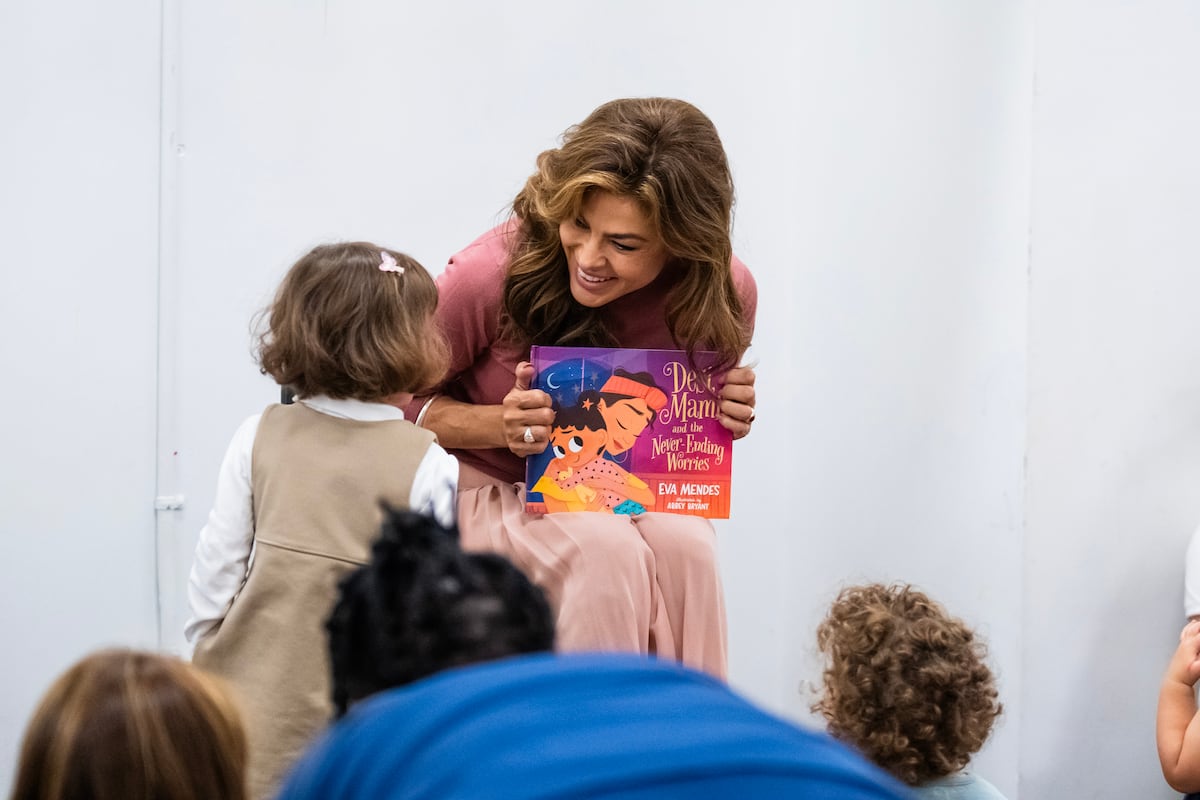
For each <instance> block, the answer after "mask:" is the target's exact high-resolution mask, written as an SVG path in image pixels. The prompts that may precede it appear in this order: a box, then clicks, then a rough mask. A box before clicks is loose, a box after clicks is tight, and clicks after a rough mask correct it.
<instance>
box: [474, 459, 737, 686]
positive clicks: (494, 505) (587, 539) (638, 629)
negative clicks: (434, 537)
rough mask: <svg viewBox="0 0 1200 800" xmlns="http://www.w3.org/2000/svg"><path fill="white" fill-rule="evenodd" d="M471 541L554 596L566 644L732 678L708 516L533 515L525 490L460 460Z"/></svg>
mask: <svg viewBox="0 0 1200 800" xmlns="http://www.w3.org/2000/svg"><path fill="white" fill-rule="evenodd" d="M458 525H459V530H460V531H461V535H462V543H463V547H464V548H465V549H467V550H474V551H492V552H497V553H500V554H502V555H504V556H506V557H508V558H509V559H510V560H511V561H512V562H513V563H514V564H516V565H517V566H518V567H520V568H521V570H522V571H524V572H525V574H526V575H528V576H529V578H530V579H531V580H532V581H533V582H534V583H536V584H538V585H539V586H541V587H542V589H543V591H545V592H546V596H547V599H548V600H549V601H550V604H551V606H552V607H553V608H554V609H555V612H556V614H557V639H558V649H559V650H562V651H584V650H602V651H621V652H633V653H648V654H655V655H657V656H659V657H661V658H672V659H676V660H678V661H681V662H683V663H684V664H686V665H687V666H689V667H692V668H694V669H699V670H703V671H704V672H707V673H709V674H710V675H714V676H716V677H719V678H722V679H724V678H725V676H726V672H727V668H728V667H727V654H726V646H727V641H726V630H725V598H724V593H723V591H722V589H721V581H720V576H719V572H718V568H717V553H716V533H715V531H714V530H713V527H712V523H710V522H709V521H708V520H706V519H702V518H700V517H688V516H681V515H678V514H659V513H647V514H638V515H636V516H632V517H631V516H628V515H625V514H603V513H596V512H578V513H559V514H545V515H539V514H527V513H526V512H525V486H524V484H521V483H516V484H512V483H504V482H501V481H497V480H496V479H495V478H492V477H491V476H489V475H487V474H485V473H483V472H481V471H479V470H477V469H474V468H472V467H469V466H467V465H465V464H463V465H461V468H460V475H459V495H458Z"/></svg>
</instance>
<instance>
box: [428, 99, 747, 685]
mask: <svg viewBox="0 0 1200 800" xmlns="http://www.w3.org/2000/svg"><path fill="white" fill-rule="evenodd" d="M512 211H513V214H512V217H511V218H510V219H509V220H508V221H507V222H505V223H503V224H501V225H500V226H498V227H496V228H495V229H493V230H491V231H488V232H487V233H485V234H484V235H483V236H481V237H479V238H478V239H476V240H475V241H474V242H473V243H472V244H471V245H469V246H468V247H467V248H466V249H465V250H463V251H461V252H460V253H458V254H457V255H455V256H453V257H452V258H451V259H450V263H449V265H448V266H447V268H446V270H445V272H444V273H443V274H442V275H441V276H440V278H439V279H438V289H439V292H440V300H439V305H438V318H439V321H440V322H441V326H442V331H443V332H444V334H445V335H446V337H447V338H448V339H449V343H450V347H451V357H450V364H449V376H450V377H449V379H448V380H447V381H446V382H445V383H444V384H443V385H442V386H441V387H439V389H438V391H437V393H435V394H434V395H432V396H429V397H424V398H418V399H417V401H416V402H414V404H413V405H412V406H410V407H409V417H410V419H413V420H415V421H416V422H417V424H418V425H423V426H424V427H426V428H429V429H431V430H432V431H434V432H435V433H436V434H437V435H438V439H439V441H440V442H441V443H442V445H443V446H445V447H446V448H447V449H448V450H450V451H451V452H453V453H454V454H455V455H456V456H458V458H459V461H460V464H461V473H460V482H459V490H460V495H459V527H460V529H461V530H462V535H463V542H464V545H465V546H466V547H468V548H469V549H479V550H494V551H498V552H500V553H502V554H504V555H506V556H508V557H509V558H511V559H512V560H513V561H514V562H515V563H516V564H517V565H518V566H519V567H520V568H521V569H522V570H524V571H525V572H526V573H527V574H528V575H529V576H530V577H531V578H533V580H534V581H535V582H536V583H538V584H539V585H540V586H542V588H543V589H544V590H545V591H546V592H547V595H548V596H549V598H550V600H551V602H552V604H553V606H554V607H555V609H556V611H557V626H558V641H559V645H560V647H562V648H563V649H567V650H620V651H632V652H642V653H657V654H658V655H661V656H666V657H671V658H677V659H680V660H682V661H683V662H685V663H687V664H689V665H691V666H693V667H697V668H700V669H703V670H706V671H708V672H710V673H713V674H715V675H719V676H723V675H724V674H725V671H726V653H725V609H724V601H723V598H722V594H721V587H720V581H719V578H718V573H717V565H716V554H715V537H714V533H713V528H712V526H711V524H710V523H708V522H707V521H706V520H702V519H699V518H689V517H682V516H678V515H669V514H655V513H649V514H638V515H634V516H632V517H629V516H624V515H618V516H613V515H603V514H547V515H544V516H543V515H530V514H527V513H525V510H524V487H523V485H521V484H520V483H519V482H520V481H521V480H522V479H523V477H524V457H525V456H528V455H531V454H534V453H540V452H542V451H543V450H544V449H545V447H546V445H547V442H548V440H549V437H550V432H551V428H552V426H553V423H554V412H553V410H552V408H551V401H550V398H549V396H548V395H547V394H546V393H544V392H542V391H540V390H536V389H530V380H531V377H532V367H531V366H530V365H529V363H527V359H528V357H529V348H530V346H531V345H534V344H540V345H578V346H602V347H625V348H645V349H682V350H686V351H688V352H689V353H692V352H695V351H698V350H715V351H716V352H718V353H719V354H720V356H721V358H720V360H721V368H722V369H728V372H727V373H726V375H725V380H724V383H723V385H722V387H721V389H720V397H721V402H720V421H721V424H723V425H724V426H725V427H726V428H728V429H729V430H731V431H732V432H733V435H734V437H735V438H740V437H742V436H745V435H746V433H748V432H749V430H750V427H751V424H752V423H753V421H754V405H755V393H754V373H753V371H752V370H751V369H749V368H745V367H738V366H737V364H738V362H739V361H740V359H741V357H742V355H743V354H744V352H745V350H746V348H747V346H748V345H749V343H750V337H751V334H752V332H753V328H754V312H755V307H756V304H757V290H756V287H755V284H754V279H753V278H752V277H751V275H750V272H749V270H747V269H746V267H745V265H744V264H742V263H741V262H740V261H739V260H738V259H737V258H736V257H734V255H733V251H732V246H731V244H730V228H731V224H732V212H733V180H732V177H731V174H730V171H729V164H728V161H727V159H726V156H725V151H724V148H723V146H722V144H721V140H720V137H719V136H718V135H717V131H716V128H715V127H714V126H713V123H712V121H711V120H709V118H708V117H706V116H705V115H704V114H703V113H702V112H701V111H700V110H699V109H697V108H696V107H695V106H693V105H691V104H690V103H686V102H684V101H682V100H672V99H667V98H644V99H623V100H614V101H612V102H609V103H605V104H604V105H602V106H600V107H599V108H597V109H596V110H595V111H593V112H592V114H591V115H589V116H588V117H587V119H585V120H584V121H583V122H581V123H580V124H578V125H575V126H573V127H571V128H570V129H568V130H567V132H566V133H565V135H564V137H563V141H562V145H561V146H560V147H557V148H554V149H551V150H547V151H546V152H543V153H542V154H541V155H540V156H538V159H537V169H536V171H535V172H534V173H533V175H532V176H531V177H530V178H529V180H528V181H527V182H526V184H525V187H524V188H523V189H522V190H521V192H520V193H519V194H518V195H517V197H516V199H515V200H514V201H513V205H512Z"/></svg>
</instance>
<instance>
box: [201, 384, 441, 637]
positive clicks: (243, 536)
mask: <svg viewBox="0 0 1200 800" xmlns="http://www.w3.org/2000/svg"><path fill="white" fill-rule="evenodd" d="M299 402H301V403H304V405H306V406H308V407H309V408H311V409H312V410H314V411H319V412H320V413H322V414H329V415H330V416H334V417H341V418H343V419H353V420H360V421H364V422H376V421H384V420H395V419H404V412H403V411H401V410H400V409H398V408H396V407H395V406H391V405H387V404H384V403H364V402H362V401H361V400H334V399H332V398H329V397H324V396H316V397H308V398H302V399H300V400H299ZM261 416H262V415H261V414H255V415H254V416H252V417H249V418H248V419H247V420H246V421H245V422H243V423H242V424H241V426H239V427H238V429H237V432H236V433H234V435H233V440H232V441H231V442H230V443H229V449H228V450H226V451H225V458H224V460H223V461H222V462H221V471H220V472H219V473H218V475H217V493H216V496H215V497H214V498H213V507H212V511H210V512H209V514H208V523H207V524H206V525H205V526H204V528H203V529H202V530H201V531H200V541H199V542H197V544H196V555H195V560H194V561H193V562H192V571H191V574H190V575H189V576H188V605H189V606H190V610H191V618H190V619H189V620H188V622H187V626H186V627H185V628H184V635H185V636H186V637H187V640H188V642H190V643H191V644H195V643H196V640H197V639H199V638H200V636H202V635H203V634H204V633H206V632H208V631H210V630H212V628H213V627H215V626H216V625H217V623H219V622H220V621H221V620H222V619H224V618H225V614H226V613H227V612H228V611H229V606H230V604H231V603H232V602H233V598H234V596H235V595H236V594H237V593H238V591H240V590H241V588H242V584H243V583H244V582H245V580H246V571H247V569H248V567H249V564H250V558H251V553H252V552H253V550H254V509H253V496H252V490H251V486H252V483H251V474H250V463H251V454H252V453H253V451H254V437H255V436H256V435H257V433H258V421H259V418H260V417H261ZM457 490H458V461H457V460H456V459H455V458H454V456H452V455H450V454H449V453H447V452H446V451H445V450H443V449H442V448H441V447H440V446H439V445H437V444H436V443H434V444H431V445H430V446H429V450H428V451H426V453H425V457H424V458H423V459H421V463H420V465H419V466H418V467H417V472H416V475H414V477H413V483H412V492H411V494H410V495H409V500H408V503H409V507H410V508H412V509H413V510H414V511H420V512H424V513H427V514H431V515H432V516H433V517H434V519H436V520H437V521H438V522H440V523H441V524H443V525H447V526H449V525H452V524H453V523H454V516H455V504H456V501H457Z"/></svg>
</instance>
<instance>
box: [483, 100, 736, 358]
mask: <svg viewBox="0 0 1200 800" xmlns="http://www.w3.org/2000/svg"><path fill="white" fill-rule="evenodd" d="M594 191H607V192H611V193H613V194H615V195H618V196H622V197H630V198H633V199H634V200H635V201H636V202H637V203H638V204H639V206H640V207H641V209H642V211H643V212H644V213H645V214H646V216H647V218H648V219H649V221H650V223H651V225H652V227H653V229H654V230H655V231H656V232H657V233H658V234H659V236H660V237H661V238H662V240H663V243H664V244H665V245H666V248H667V251H668V253H669V256H668V265H667V267H666V269H671V270H673V271H675V272H677V273H678V280H677V282H676V283H675V285H674V287H673V288H672V290H671V294H670V298H669V300H668V305H667V325H668V327H669V328H670V330H671V334H672V335H673V336H674V338H675V341H676V344H677V346H679V347H681V348H682V349H685V350H687V351H688V352H689V353H693V352H695V351H696V350H701V349H712V350H716V351H717V352H719V353H720V354H721V356H722V359H721V360H722V366H724V367H728V366H732V365H733V364H734V363H735V362H736V361H737V360H738V359H739V358H740V357H741V354H742V353H743V352H744V351H745V349H746V347H747V346H748V345H749V330H748V329H749V326H748V324H747V320H745V319H744V318H743V312H742V304H741V300H740V299H739V297H738V294H737V291H736V290H735V288H734V283H733V274H732V271H731V269H730V259H731V258H732V256H733V246H732V244H731V243H730V239H729V233H730V228H731V225H732V222H733V178H732V176H731V174H730V171H729V162H728V160H727V159H726V157H725V149H724V147H723V146H722V144H721V139H720V137H719V136H718V135H717V129H716V128H715V127H714V126H713V123H712V121H711V120H709V118H708V117H706V116H705V115H704V114H703V113H702V112H701V111H700V110H699V109H697V108H696V107H695V106H693V105H691V104H690V103H686V102H684V101H682V100H673V99H669V98H661V97H652V98H636V99H623V100H613V101H611V102H608V103H605V104H604V105H602V106H600V107H599V108H597V109H596V110H595V111H593V112H592V113H591V115H590V116H588V118H587V119H585V120H584V121H583V122H581V123H580V124H578V125H575V126H573V127H571V128H569V129H568V130H567V132H566V133H565V134H564V135H563V141H562V146H561V147H559V148H556V149H553V150H547V151H545V152H543V153H542V154H541V155H539V156H538V159H537V172H535V173H534V174H533V175H532V176H531V177H530V178H529V180H528V181H526V183H525V187H524V188H523V189H522V190H521V192H520V193H519V194H518V195H517V197H516V199H515V200H514V201H513V212H514V214H515V215H516V217H517V218H518V220H519V222H520V235H519V236H517V237H516V238H515V244H514V248H513V252H512V256H511V260H510V263H509V268H508V274H507V277H506V279H505V284H504V312H505V316H504V331H505V333H506V334H507V335H508V336H510V337H512V338H513V339H515V340H516V341H519V342H521V343H523V344H559V345H581V346H603V347H609V346H614V345H616V344H617V342H615V341H614V340H613V337H612V334H611V333H610V332H609V331H608V330H607V329H606V328H605V326H604V323H603V321H602V316H601V313H600V309H591V308H585V307H584V306H582V305H580V304H579V303H577V302H575V300H574V298H573V297H572V296H571V288H570V282H569V276H568V274H567V262H566V256H565V254H564V252H563V247H562V243H561V241H560V240H559V234H558V226H559V223H560V222H562V221H563V220H566V219H573V218H574V217H575V215H577V214H578V213H579V210H580V208H581V207H582V205H583V203H584V199H585V196H586V195H587V193H588V192H594Z"/></svg>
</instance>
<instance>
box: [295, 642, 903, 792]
mask: <svg viewBox="0 0 1200 800" xmlns="http://www.w3.org/2000/svg"><path fill="white" fill-rule="evenodd" d="M551 797H555V798H562V797H597V798H621V799H622V800H637V799H638V798H646V800H649V799H650V798H654V800H663V799H664V798H681V797H687V798H700V799H703V798H712V799H713V800H716V799H717V798H720V799H721V800H727V799H728V798H734V797H754V798H777V797H778V798H782V797H788V798H800V797H803V798H807V799H809V800H825V799H826V798H828V800H834V799H835V798H836V799H837V800H884V799H887V800H894V799H895V798H902V797H909V795H908V794H907V790H906V789H905V788H904V787H903V786H902V785H901V784H900V783H899V782H897V781H895V780H894V779H892V778H891V777H890V776H888V775H886V774H885V773H884V772H883V771H882V770H879V769H878V768H876V767H874V766H873V765H871V764H869V763H868V762H867V761H866V760H865V759H863V758H862V757H861V756H859V755H858V754H856V753H854V752H853V751H851V750H850V749H849V748H847V747H845V746H843V745H842V744H840V743H838V742H836V741H834V740H833V739H832V738H830V737H829V736H827V735H825V734H823V733H819V732H816V731H809V730H805V729H802V728H799V727H797V726H795V725H793V724H791V723H788V722H785V721H783V720H781V719H779V718H777V717H774V716H772V715H770V714H767V713H766V712H764V711H762V710H760V709H758V708H757V707H755V706H753V705H751V704H750V703H749V702H747V701H746V700H744V699H742V698H741V697H739V696H738V695H736V694H734V693H733V692H732V691H731V690H730V689H729V688H728V687H727V686H726V685H725V684H723V683H721V682H719V681H716V680H714V679H712V678H710V677H708V676H707V675H703V674H701V673H698V672H694V671H692V670H689V669H686V668H684V667H681V666H679V665H676V664H674V663H667V662H660V661H656V660H654V659H648V658H643V657H640V656H631V655H618V654H587V655H558V656H556V655H551V654H541V655H535V656H524V657H517V658H510V659H503V660H500V661H491V662H487V663H484V664H478V665H473V666H470V667H464V668H459V669H453V670H447V671H445V672H442V673H439V674H438V675H435V676H433V677H431V678H428V679H426V680H423V681H419V682H417V683H414V684H411V685H409V686H406V687H402V688H399V689H392V690H389V691H386V692H381V693H380V694H377V695H375V696H373V697H371V698H368V699H367V700H365V701H363V702H361V703H359V704H358V705H356V706H355V707H354V708H353V709H352V710H351V712H350V713H349V714H348V715H347V716H346V718H345V719H343V720H342V721H341V722H340V723H338V724H337V725H335V726H334V727H333V728H331V729H330V730H329V731H328V732H327V733H326V734H325V736H324V737H323V739H321V740H320V741H318V742H317V743H316V744H315V745H314V746H313V748H312V749H311V750H310V751H309V752H308V753H307V754H306V755H305V757H304V758H303V759H302V760H301V762H300V763H299V764H298V765H297V767H296V769H295V770H294V771H293V773H292V775H291V776H290V778H289V779H288V781H287V782H286V784H285V787H284V790H283V792H282V794H281V795H280V798H282V799H283V800H300V799H302V798H322V800H325V799H328V800H352V799H353V800H357V799H359V798H362V799H363V800H366V799H367V798H370V799H371V800H400V799H401V798H405V799H409V798H411V799H413V800H416V799H417V798H429V800H433V799H434V798H436V799H437V800H449V799H451V798H497V799H499V798H523V799H528V800H535V799H536V798H551Z"/></svg>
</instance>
